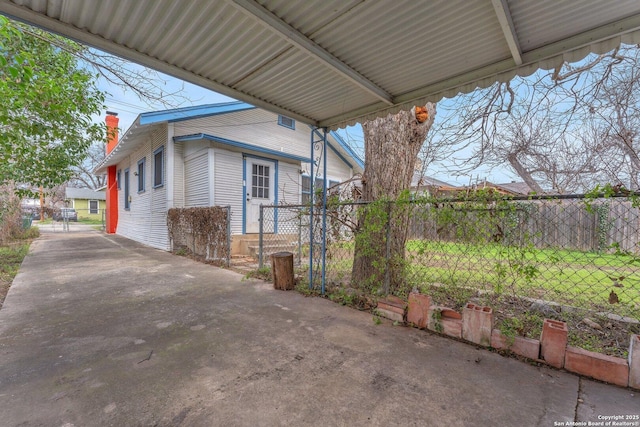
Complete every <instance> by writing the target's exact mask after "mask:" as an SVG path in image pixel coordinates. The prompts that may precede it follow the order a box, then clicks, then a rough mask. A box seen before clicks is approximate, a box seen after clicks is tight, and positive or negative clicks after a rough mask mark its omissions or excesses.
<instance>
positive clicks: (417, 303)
mask: <svg viewBox="0 0 640 427" xmlns="http://www.w3.org/2000/svg"><path fill="white" fill-rule="evenodd" d="M430 306H431V297H430V296H429V295H424V294H420V293H418V292H411V293H410V294H409V309H408V310H407V322H409V323H411V324H413V325H414V326H416V327H418V328H420V329H424V328H426V327H427V323H428V322H429V307H430Z"/></svg>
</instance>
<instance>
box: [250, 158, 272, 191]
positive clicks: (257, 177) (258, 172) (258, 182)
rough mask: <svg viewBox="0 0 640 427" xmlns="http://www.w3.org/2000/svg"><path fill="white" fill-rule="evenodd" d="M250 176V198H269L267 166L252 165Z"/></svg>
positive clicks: (268, 169)
mask: <svg viewBox="0 0 640 427" xmlns="http://www.w3.org/2000/svg"><path fill="white" fill-rule="evenodd" d="M251 170H252V176H251V197H256V198H259V199H268V198H269V172H270V168H269V166H264V165H253V167H252V169H251Z"/></svg>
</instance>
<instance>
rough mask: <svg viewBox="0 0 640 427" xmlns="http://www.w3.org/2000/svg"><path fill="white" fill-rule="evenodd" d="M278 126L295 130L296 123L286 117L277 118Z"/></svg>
mask: <svg viewBox="0 0 640 427" xmlns="http://www.w3.org/2000/svg"><path fill="white" fill-rule="evenodd" d="M278 124H279V125H280V126H284V127H286V128H289V129H294V130H295V128H296V121H295V120H293V119H291V118H289V117H287V116H278Z"/></svg>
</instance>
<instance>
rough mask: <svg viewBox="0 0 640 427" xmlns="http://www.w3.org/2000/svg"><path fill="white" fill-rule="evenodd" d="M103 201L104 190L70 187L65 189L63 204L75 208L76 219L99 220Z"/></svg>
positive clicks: (102, 210) (103, 205)
mask: <svg viewBox="0 0 640 427" xmlns="http://www.w3.org/2000/svg"><path fill="white" fill-rule="evenodd" d="M105 203H106V202H105V193H104V191H96V190H91V189H89V188H72V187H67V188H66V189H65V204H66V205H67V207H70V208H74V209H75V210H76V212H77V213H78V219H96V220H101V219H102V218H103V212H104V209H105V206H106V205H105Z"/></svg>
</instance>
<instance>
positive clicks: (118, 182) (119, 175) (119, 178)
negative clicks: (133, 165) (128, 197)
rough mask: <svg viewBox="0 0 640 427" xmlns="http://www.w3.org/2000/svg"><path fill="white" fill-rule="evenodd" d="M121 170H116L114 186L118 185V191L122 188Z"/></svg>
mask: <svg viewBox="0 0 640 427" xmlns="http://www.w3.org/2000/svg"><path fill="white" fill-rule="evenodd" d="M121 182H122V169H118V172H116V184H117V185H118V190H120V189H121V188H122V184H121Z"/></svg>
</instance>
